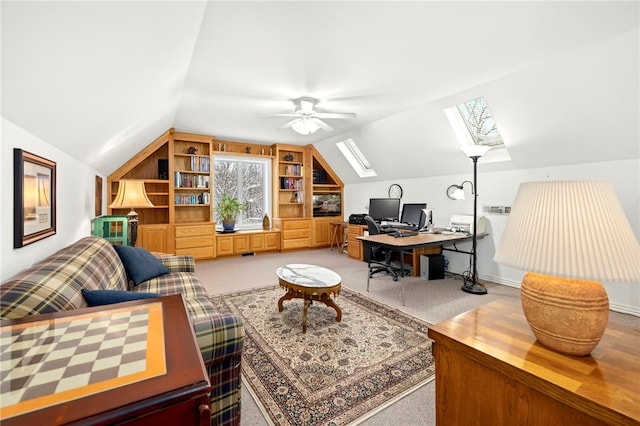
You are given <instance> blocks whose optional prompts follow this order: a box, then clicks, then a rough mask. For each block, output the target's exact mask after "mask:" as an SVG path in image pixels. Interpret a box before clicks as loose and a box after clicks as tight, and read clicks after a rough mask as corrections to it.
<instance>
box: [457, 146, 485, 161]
mask: <svg viewBox="0 0 640 426" xmlns="http://www.w3.org/2000/svg"><path fill="white" fill-rule="evenodd" d="M460 149H461V150H462V152H464V154H465V155H466V156H467V157H469V158H474V157H475V158H480V157H482V156H483V155H485V154H486V153H487V152H489V150H490V149H491V147H490V146H486V145H465V146H461V147H460Z"/></svg>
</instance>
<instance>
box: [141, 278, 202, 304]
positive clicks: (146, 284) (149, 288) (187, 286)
mask: <svg viewBox="0 0 640 426" xmlns="http://www.w3.org/2000/svg"><path fill="white" fill-rule="evenodd" d="M129 290H131V291H136V292H138V291H140V292H145V293H158V294H161V295H163V296H169V295H171V294H182V296H183V297H184V298H185V299H190V298H192V297H198V296H203V297H207V296H208V293H207V290H206V289H205V288H204V286H203V285H202V283H200V281H198V280H197V279H194V274H192V273H189V272H172V273H170V274H168V275H160V276H159V277H154V278H151V279H150V280H146V281H143V282H141V283H140V284H138V285H132V286H131V287H130V288H129Z"/></svg>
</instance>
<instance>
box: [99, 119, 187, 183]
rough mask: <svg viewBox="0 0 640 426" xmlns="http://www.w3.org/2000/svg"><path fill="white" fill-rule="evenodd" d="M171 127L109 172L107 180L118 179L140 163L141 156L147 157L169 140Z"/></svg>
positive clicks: (171, 131)
mask: <svg viewBox="0 0 640 426" xmlns="http://www.w3.org/2000/svg"><path fill="white" fill-rule="evenodd" d="M173 130H174V129H173V128H171V129H169V130H167V131H166V132H164V133H163V134H162V135H160V136H159V137H158V138H157V139H156V140H154V141H153V142H151V143H150V144H149V145H147V146H146V147H145V148H144V149H142V150H141V151H140V152H138V153H137V154H136V155H134V156H133V157H131V159H129V161H127V162H126V163H124V164H123V165H122V166H120V167H119V168H118V169H116V171H114V172H113V173H111V174H110V175H109V177H108V178H107V181H108V182H112V181H114V180H120V179H122V177H123V176H124V175H126V174H127V173H129V172H130V171H131V170H133V169H134V168H135V167H136V166H137V165H138V164H140V159H141V158H147V157H148V156H150V155H151V154H153V153H154V152H156V151H157V150H158V148H160V147H161V146H162V145H164V144H165V143H168V142H169V139H170V136H171V134H172V133H173Z"/></svg>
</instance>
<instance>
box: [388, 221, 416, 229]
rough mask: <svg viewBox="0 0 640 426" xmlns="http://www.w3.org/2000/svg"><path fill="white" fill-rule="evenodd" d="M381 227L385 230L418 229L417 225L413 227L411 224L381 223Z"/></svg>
mask: <svg viewBox="0 0 640 426" xmlns="http://www.w3.org/2000/svg"><path fill="white" fill-rule="evenodd" d="M380 226H382V227H383V228H394V229H416V228H417V227H416V226H415V225H411V224H410V223H403V222H381V223H380Z"/></svg>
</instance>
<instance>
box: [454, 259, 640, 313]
mask: <svg viewBox="0 0 640 426" xmlns="http://www.w3.org/2000/svg"><path fill="white" fill-rule="evenodd" d="M466 271H467V270H466V269H459V268H449V272H451V273H453V274H459V275H462V274H463V273H465V272H466ZM478 279H479V280H484V281H489V282H492V283H496V284H501V285H506V286H509V287H515V288H520V281H514V280H509V279H505V278H502V277H496V276H493V275H480V274H478ZM609 309H611V310H612V311H614V312H619V313H621V314H629V315H634V316H636V317H640V308H637V307H635V306H630V305H625V304H620V303H611V304H610V305H609Z"/></svg>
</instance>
